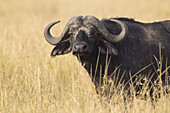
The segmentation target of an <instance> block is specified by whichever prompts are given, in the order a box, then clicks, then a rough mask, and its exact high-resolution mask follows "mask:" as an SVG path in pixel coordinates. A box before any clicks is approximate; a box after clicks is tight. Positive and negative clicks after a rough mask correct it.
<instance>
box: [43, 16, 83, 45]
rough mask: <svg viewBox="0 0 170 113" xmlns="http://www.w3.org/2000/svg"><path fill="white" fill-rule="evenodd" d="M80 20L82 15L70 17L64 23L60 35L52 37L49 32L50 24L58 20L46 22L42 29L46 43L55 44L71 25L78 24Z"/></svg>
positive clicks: (52, 24)
mask: <svg viewBox="0 0 170 113" xmlns="http://www.w3.org/2000/svg"><path fill="white" fill-rule="evenodd" d="M81 21H82V16H75V17H73V18H71V19H70V20H69V21H68V23H67V24H66V26H65V28H64V30H63V32H62V33H61V35H60V36H59V37H53V36H52V35H51V33H50V29H51V27H52V26H54V25H55V24H57V23H59V22H60V21H56V22H52V23H50V24H48V25H47V26H46V28H45V30H44V36H45V39H46V40H47V42H48V43H50V44H52V45H56V44H57V43H59V42H60V41H61V40H62V39H63V38H64V36H66V33H67V32H68V30H69V28H70V26H71V25H73V24H78V23H79V22H81Z"/></svg>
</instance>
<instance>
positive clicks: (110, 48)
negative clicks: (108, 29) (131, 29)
mask: <svg viewBox="0 0 170 113" xmlns="http://www.w3.org/2000/svg"><path fill="white" fill-rule="evenodd" d="M99 49H100V52H101V53H104V54H107V52H108V54H112V55H118V54H119V53H118V51H117V49H116V48H115V46H114V45H113V44H111V43H109V42H107V41H105V40H104V41H102V43H100V46H99Z"/></svg>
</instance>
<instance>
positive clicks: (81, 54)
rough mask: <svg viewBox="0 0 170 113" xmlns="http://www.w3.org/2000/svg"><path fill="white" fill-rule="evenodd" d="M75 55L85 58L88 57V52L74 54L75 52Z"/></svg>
mask: <svg viewBox="0 0 170 113" xmlns="http://www.w3.org/2000/svg"><path fill="white" fill-rule="evenodd" d="M73 55H75V56H77V57H78V56H79V57H83V56H84V57H85V56H88V53H87V52H74V51H73Z"/></svg>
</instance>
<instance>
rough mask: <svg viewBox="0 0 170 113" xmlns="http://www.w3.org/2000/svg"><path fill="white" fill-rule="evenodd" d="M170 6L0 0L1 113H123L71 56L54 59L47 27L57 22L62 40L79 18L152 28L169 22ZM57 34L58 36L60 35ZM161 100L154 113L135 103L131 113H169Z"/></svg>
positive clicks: (150, 1)
mask: <svg viewBox="0 0 170 113" xmlns="http://www.w3.org/2000/svg"><path fill="white" fill-rule="evenodd" d="M169 4H170V1H169V0H93V1H92V0H83V1H81V0H0V112H2V113H110V112H111V113H115V112H116V113H119V112H120V113H122V112H125V105H124V103H123V99H122V98H121V96H120V95H116V96H115V97H114V99H113V100H112V102H110V103H107V102H105V101H103V102H102V103H101V102H100V100H99V98H98V96H97V94H96V92H95V89H94V85H93V84H92V83H91V80H90V77H89V76H88V74H87V72H86V71H85V69H83V67H82V66H81V65H80V63H79V62H78V61H77V59H76V58H75V57H73V56H72V55H71V54H69V55H65V56H57V57H56V58H51V57H50V52H51V50H52V46H51V45H49V44H48V43H47V42H46V41H45V39H44V36H43V30H44V27H45V26H46V25H47V24H48V23H50V22H52V21H55V20H62V23H60V24H59V25H57V26H55V27H54V29H53V30H52V33H53V34H54V35H59V33H60V32H61V31H62V29H63V27H64V25H65V24H66V22H67V21H68V20H69V19H70V18H71V17H73V16H77V15H83V16H84V15H89V14H90V15H94V16H96V17H98V18H100V19H101V18H108V17H117V16H118V17H120V16H123V17H130V18H135V19H136V20H140V21H144V22H151V21H158V20H165V19H170V9H169ZM56 31H57V32H56ZM169 102H170V99H169V98H167V97H165V96H162V98H161V99H160V100H159V101H158V102H157V103H155V109H154V108H153V107H152V105H151V102H150V100H149V99H147V100H146V101H144V100H140V99H137V98H134V100H133V101H130V102H129V103H128V104H127V105H126V107H127V108H126V112H129V113H132V112H133V113H150V112H154V113H169V112H170V109H169V106H170V103H169Z"/></svg>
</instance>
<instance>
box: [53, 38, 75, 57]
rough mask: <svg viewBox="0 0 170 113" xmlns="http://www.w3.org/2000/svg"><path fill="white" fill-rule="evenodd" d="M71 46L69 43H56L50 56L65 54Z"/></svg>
mask: <svg viewBox="0 0 170 113" xmlns="http://www.w3.org/2000/svg"><path fill="white" fill-rule="evenodd" d="M71 49H72V48H71V46H70V43H69V41H67V42H60V43H58V44H57V45H56V46H55V47H54V49H53V50H52V52H51V56H52V57H54V56H56V55H63V54H67V53H69V52H70V51H71Z"/></svg>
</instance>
